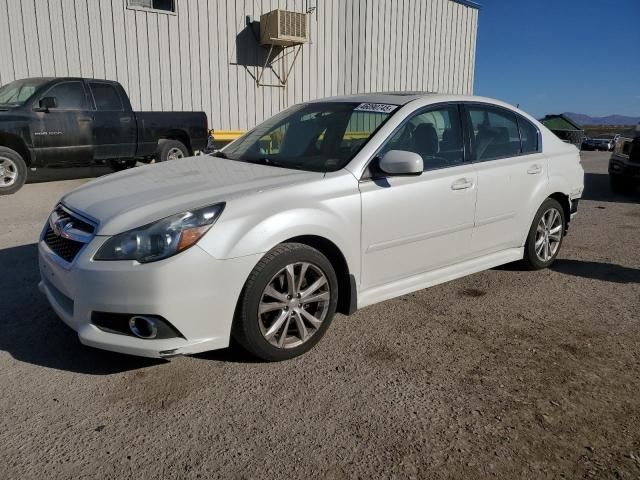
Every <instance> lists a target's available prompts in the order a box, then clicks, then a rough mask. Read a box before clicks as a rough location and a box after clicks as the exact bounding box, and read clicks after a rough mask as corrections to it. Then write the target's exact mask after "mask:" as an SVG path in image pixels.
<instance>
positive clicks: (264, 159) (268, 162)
mask: <svg viewBox="0 0 640 480" xmlns="http://www.w3.org/2000/svg"><path fill="white" fill-rule="evenodd" d="M247 162H249V163H257V164H260V165H269V166H271V167H282V168H294V167H292V166H289V165H284V164H282V163H280V162H278V161H277V160H272V159H271V158H267V157H262V158H252V159H251V160H247Z"/></svg>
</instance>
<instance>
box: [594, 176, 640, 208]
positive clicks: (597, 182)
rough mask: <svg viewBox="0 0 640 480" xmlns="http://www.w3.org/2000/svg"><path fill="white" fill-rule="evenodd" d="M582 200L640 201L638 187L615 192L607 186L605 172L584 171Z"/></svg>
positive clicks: (607, 181)
mask: <svg viewBox="0 0 640 480" xmlns="http://www.w3.org/2000/svg"><path fill="white" fill-rule="evenodd" d="M582 200H593V201H595V202H616V203H640V193H639V191H638V188H636V189H635V191H631V192H629V193H624V194H622V193H615V192H613V191H612V190H611V187H610V186H609V175H608V174H607V173H585V174H584V192H583V193H582Z"/></svg>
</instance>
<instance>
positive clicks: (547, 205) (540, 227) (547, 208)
mask: <svg viewBox="0 0 640 480" xmlns="http://www.w3.org/2000/svg"><path fill="white" fill-rule="evenodd" d="M564 230H565V219H564V210H563V209H562V205H560V203H559V202H558V201H557V200H554V199H553V198H547V199H546V200H545V201H544V203H543V204H542V205H541V206H540V208H539V209H538V212H537V213H536V216H535V218H534V220H533V224H532V225H531V229H530V230H529V236H528V237H527V243H526V245H525V252H524V261H525V263H526V264H527V265H528V266H529V267H530V268H532V269H534V270H539V269H542V268H547V267H549V266H551V264H552V263H553V262H554V261H555V259H556V257H557V256H558V252H559V251H560V246H561V245H562V240H563V238H564Z"/></svg>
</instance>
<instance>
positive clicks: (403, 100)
mask: <svg viewBox="0 0 640 480" xmlns="http://www.w3.org/2000/svg"><path fill="white" fill-rule="evenodd" d="M418 100H421V101H422V102H421V103H423V104H424V103H438V102H478V103H489V104H492V105H497V106H502V107H507V108H510V109H514V110H518V108H517V107H514V106H513V105H510V104H508V103H505V102H503V101H500V100H496V99H494V98H487V97H480V96H476V95H459V94H451V93H435V92H416V91H408V92H395V91H394V92H374V93H358V94H354V95H341V96H337V97H325V98H318V99H315V100H311V101H309V103H322V102H357V103H385V104H389V105H400V106H403V105H406V104H408V103H410V102H414V101H418Z"/></svg>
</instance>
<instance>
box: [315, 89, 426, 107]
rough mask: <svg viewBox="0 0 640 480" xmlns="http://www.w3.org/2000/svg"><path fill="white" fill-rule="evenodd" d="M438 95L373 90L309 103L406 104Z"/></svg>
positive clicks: (319, 99)
mask: <svg viewBox="0 0 640 480" xmlns="http://www.w3.org/2000/svg"><path fill="white" fill-rule="evenodd" d="M433 95H437V94H435V93H431V92H373V93H356V94H353V95H340V96H336V97H325V98H318V99H316V100H312V101H311V102H309V103H318V102H357V103H386V104H389V105H405V104H407V103H409V102H411V101H413V100H418V99H420V98H425V97H428V96H433Z"/></svg>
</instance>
